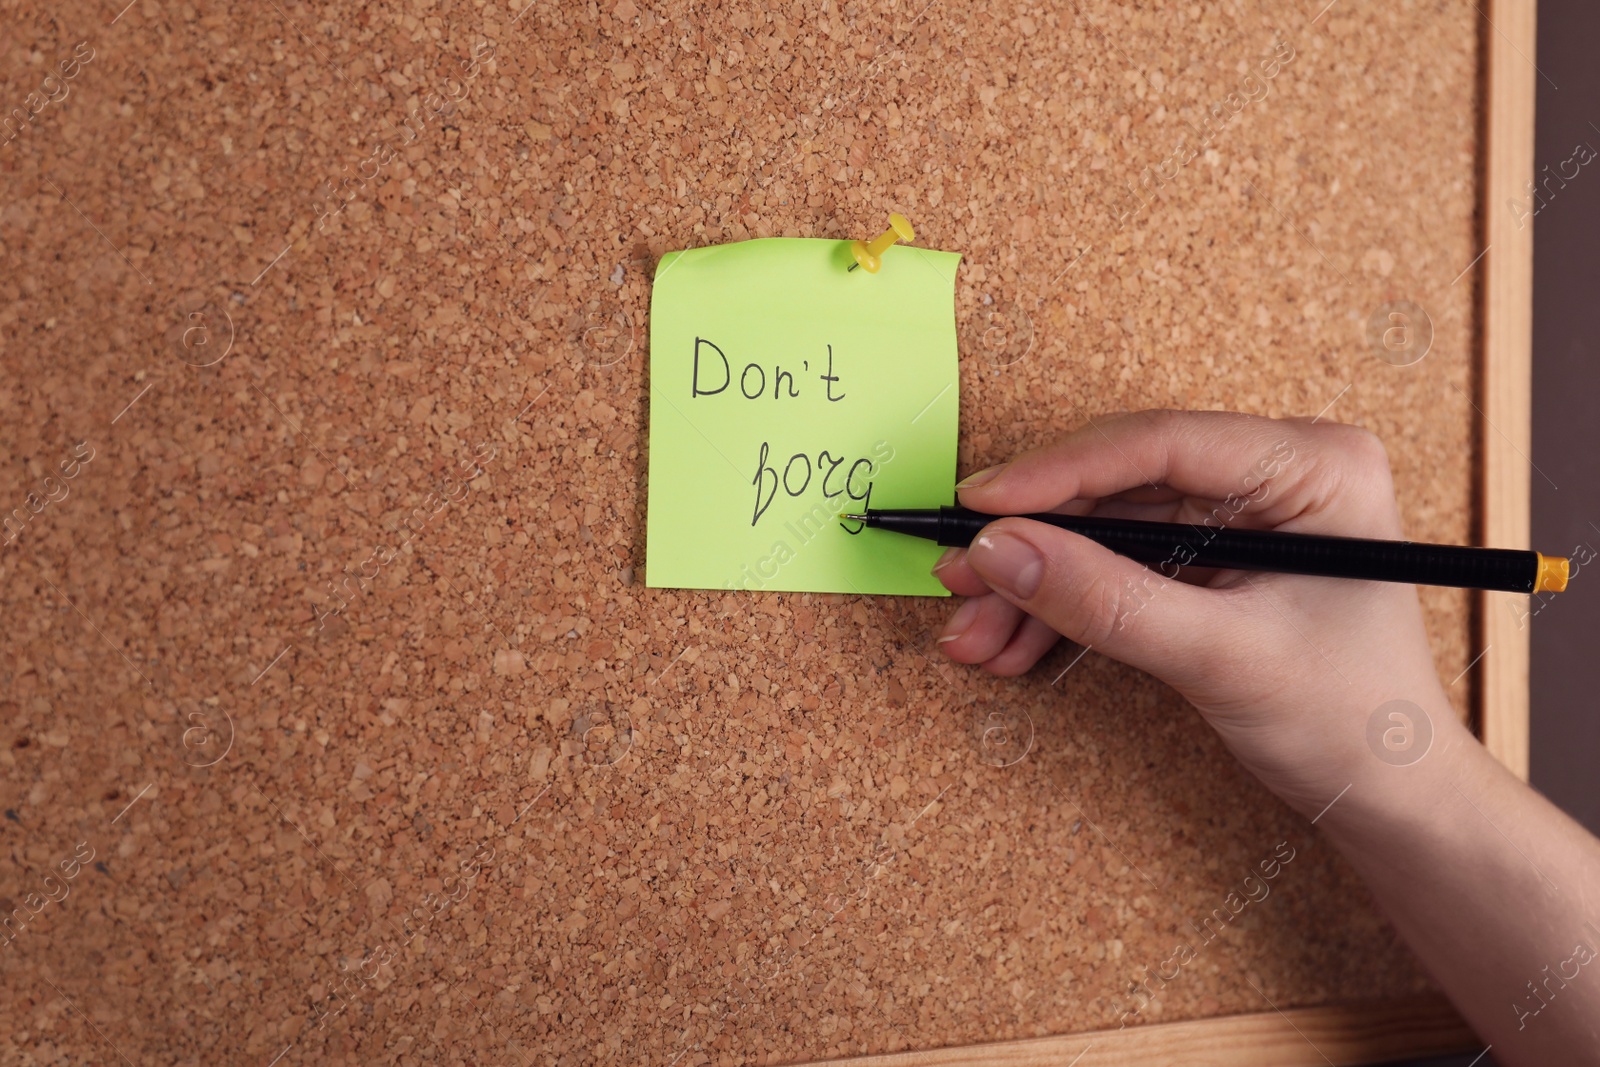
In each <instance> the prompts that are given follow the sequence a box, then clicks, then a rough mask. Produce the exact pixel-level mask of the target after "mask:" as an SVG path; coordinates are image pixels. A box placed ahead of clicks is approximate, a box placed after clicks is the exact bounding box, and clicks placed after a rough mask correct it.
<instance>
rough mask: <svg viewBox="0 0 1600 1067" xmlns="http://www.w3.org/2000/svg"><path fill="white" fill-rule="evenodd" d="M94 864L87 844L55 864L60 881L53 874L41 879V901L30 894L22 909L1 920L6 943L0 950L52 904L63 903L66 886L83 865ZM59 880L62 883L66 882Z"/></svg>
mask: <svg viewBox="0 0 1600 1067" xmlns="http://www.w3.org/2000/svg"><path fill="white" fill-rule="evenodd" d="M84 849H88V850H89V852H88V855H85V854H84V851H83V850H84ZM93 861H94V846H93V845H91V844H89V842H87V841H79V842H78V845H77V847H76V848H74V849H73V850H72V855H70V856H68V857H67V858H66V859H64V860H62V861H61V862H60V863H58V864H56V867H57V869H59V870H60V871H61V877H60V878H58V877H56V874H55V872H54V871H52V872H50V873H49V874H47V875H45V876H44V882H43V885H44V892H45V895H44V896H42V897H41V896H40V895H39V894H38V893H29V894H28V895H27V896H25V897H23V898H22V903H23V907H21V908H13V909H12V911H11V914H10V915H7V916H6V917H5V918H4V919H0V928H3V929H4V930H5V941H4V942H0V948H10V947H11V942H13V941H15V940H16V939H17V937H18V936H19V935H20V934H21V933H22V931H23V930H25V929H27V926H28V923H29V922H31V921H32V920H33V917H34V916H36V915H38V914H39V913H40V912H42V911H44V909H45V908H47V907H49V906H50V905H51V904H59V903H61V902H62V901H63V900H66V899H67V894H68V893H70V892H72V890H71V888H70V887H69V885H68V883H69V882H71V881H72V880H73V879H74V878H76V877H78V874H79V873H80V872H81V871H82V870H83V867H84V865H85V864H87V863H92V862H93ZM62 879H65V881H63V880H62ZM51 882H54V883H55V885H54V886H53V887H52V886H51V884H50V883H51ZM35 902H37V903H35ZM30 912H31V913H32V914H29V913H30Z"/></svg>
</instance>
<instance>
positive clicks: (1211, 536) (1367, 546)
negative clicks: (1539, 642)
mask: <svg viewBox="0 0 1600 1067" xmlns="http://www.w3.org/2000/svg"><path fill="white" fill-rule="evenodd" d="M1004 517H1005V516H1001V515H986V514H984V513H983V512H981V511H971V510H968V509H967V508H957V507H941V508H916V509H907V510H895V511H875V510H871V509H869V510H868V511H867V512H866V514H864V515H843V516H841V518H844V519H848V520H854V521H856V522H859V523H861V524H863V525H864V526H868V527H872V528H874V529H879V530H889V531H891V532H894V533H903V534H910V535H912V536H913V537H925V538H927V539H928V540H930V541H934V542H937V543H938V544H941V545H956V546H962V547H965V546H967V545H970V544H971V543H972V541H973V538H975V537H977V536H978V532H979V531H980V530H982V529H983V528H984V527H985V526H987V525H989V523H991V522H994V521H995V520H996V519H999V518H1004ZM1017 517H1018V518H1023V519H1032V520H1034V521H1035V522H1043V523H1048V524H1049V525H1051V526H1057V527H1060V528H1061V529H1063V530H1070V531H1071V532H1073V533H1075V534H1081V535H1082V536H1084V537H1087V538H1089V540H1091V541H1097V542H1099V543H1100V544H1102V545H1104V546H1105V547H1107V548H1109V549H1111V551H1113V552H1116V553H1118V554H1119V555H1123V556H1127V557H1128V558H1129V559H1132V560H1137V561H1138V562H1140V563H1148V564H1155V565H1157V566H1158V567H1159V568H1160V570H1161V572H1162V573H1163V574H1165V575H1166V576H1167V577H1169V578H1170V577H1172V576H1173V575H1175V574H1176V573H1177V571H1178V568H1180V567H1221V568H1227V569H1230V570H1242V571H1276V572H1278V573H1281V574H1310V575H1317V576H1320V577H1324V578H1359V579H1365V580H1367V581H1374V582H1405V583H1407V584H1409V585H1448V586H1455V587H1456V588H1460V589H1494V590H1500V591H1503V592H1507V593H1545V592H1550V593H1559V592H1561V591H1562V590H1564V589H1565V588H1566V587H1567V576H1568V573H1569V568H1568V564H1567V560H1566V559H1565V557H1562V556H1546V555H1543V554H1541V553H1538V552H1528V551H1519V550H1516V549H1509V548H1473V547H1470V546H1465V545H1430V544H1422V543H1419V542H1416V541H1378V540H1371V539H1368V538H1361V537H1329V536H1327V535H1325V534H1299V533H1281V532H1279V531H1277V530H1231V529H1228V528H1226V527H1223V526H1195V525H1191V524H1189V523H1183V522H1145V521H1141V520H1139V519H1106V518H1099V517H1095V516H1089V515H1053V514H1044V515H1020V516H1017Z"/></svg>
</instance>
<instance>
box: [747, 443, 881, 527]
mask: <svg viewBox="0 0 1600 1067" xmlns="http://www.w3.org/2000/svg"><path fill="white" fill-rule="evenodd" d="M771 447H772V446H771V444H770V443H769V442H766V441H762V442H761V450H760V453H759V454H758V455H757V456H756V476H755V478H753V479H752V480H751V482H750V484H751V485H753V486H755V489H756V506H755V513H754V514H753V515H752V516H751V518H750V525H751V526H754V525H755V524H756V523H758V522H760V521H761V516H762V515H764V514H766V511H767V509H768V508H770V507H771V506H772V498H773V497H775V496H777V495H778V488H779V487H780V486H781V487H782V488H783V491H784V492H785V493H787V494H788V495H790V496H792V497H799V496H803V495H804V494H805V491H806V489H807V488H808V487H809V486H810V485H811V479H812V477H813V476H814V475H815V476H818V477H819V478H820V484H821V488H822V496H823V499H824V500H835V499H837V498H838V497H840V496H846V497H849V498H850V500H851V501H852V502H853V503H856V504H860V505H861V507H862V508H863V509H866V508H869V507H871V506H872V505H871V500H872V483H871V482H870V481H869V482H867V483H866V488H865V489H859V488H857V486H856V472H857V471H858V470H860V469H861V468H863V467H865V468H866V472H867V476H868V477H869V478H870V477H871V476H872V475H874V474H877V473H878V468H877V467H874V466H873V465H872V460H870V459H867V458H865V457H862V458H861V459H857V460H855V461H854V462H852V463H851V464H850V467H849V469H848V471H847V472H846V473H845V475H844V478H843V480H842V481H841V482H839V483H837V487H836V488H835V489H834V490H833V491H832V492H829V491H828V486H830V485H835V484H836V483H835V482H834V476H835V475H836V474H838V472H839V468H840V467H843V466H844V462H845V457H844V456H843V455H839V456H835V455H834V454H833V453H832V452H830V451H828V450H827V449H826V448H824V449H823V450H822V451H820V452H818V453H817V461H816V464H815V465H813V464H812V462H811V455H810V453H808V452H796V453H795V454H794V455H792V456H790V457H789V460H788V462H787V463H785V464H784V465H783V474H782V475H780V474H779V473H778V469H777V468H776V467H773V466H771V465H769V464H768V463H767V455H768V453H769V452H770V450H771ZM872 454H873V456H874V457H875V458H876V459H877V460H878V462H879V463H887V462H889V460H891V459H893V458H894V449H893V448H891V447H890V446H889V442H887V441H879V442H877V443H876V444H874V445H873V446H872ZM769 478H770V479H771V484H770V485H769V484H768V481H767V480H768V479H769ZM796 481H798V482H799V483H800V484H799V485H795V484H794V483H795V482H796ZM841 525H843V524H841ZM857 525H858V527H859V526H860V525H861V524H859V523H858V524H857ZM845 532H846V533H849V534H851V535H854V534H859V533H860V532H861V530H860V529H855V530H852V529H850V528H849V527H845Z"/></svg>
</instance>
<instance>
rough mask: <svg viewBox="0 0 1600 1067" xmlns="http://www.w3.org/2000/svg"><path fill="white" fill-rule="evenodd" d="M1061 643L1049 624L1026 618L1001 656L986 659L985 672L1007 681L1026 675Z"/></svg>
mask: <svg viewBox="0 0 1600 1067" xmlns="http://www.w3.org/2000/svg"><path fill="white" fill-rule="evenodd" d="M991 595H998V594H991ZM1060 640H1061V635H1060V634H1058V633H1056V632H1055V631H1054V630H1052V629H1051V628H1050V626H1049V625H1048V624H1047V623H1044V622H1041V621H1039V620H1038V619H1036V618H1034V617H1033V616H1032V615H1024V616H1022V622H1021V623H1020V624H1019V625H1018V626H1017V629H1016V632H1015V633H1013V634H1012V635H1011V640H1010V641H1008V642H1006V647H1005V648H1003V649H1001V650H1000V652H999V654H997V655H995V656H993V657H992V658H990V659H987V660H984V661H983V669H984V670H986V671H988V672H989V673H990V674H998V675H1001V676H1002V677H1006V678H1013V677H1015V676H1017V675H1019V674H1026V673H1028V671H1030V670H1032V669H1033V665H1034V664H1035V663H1038V662H1039V660H1040V659H1042V658H1043V657H1044V654H1045V653H1046V652H1049V651H1050V650H1051V649H1052V648H1054V647H1055V646H1056V642H1057V641H1060Z"/></svg>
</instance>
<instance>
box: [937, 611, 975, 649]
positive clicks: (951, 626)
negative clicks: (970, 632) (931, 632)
mask: <svg viewBox="0 0 1600 1067" xmlns="http://www.w3.org/2000/svg"><path fill="white" fill-rule="evenodd" d="M977 615H978V602H977V601H976V600H968V601H967V602H966V603H965V604H962V605H961V607H959V608H957V609H956V613H955V614H954V615H952V616H950V621H949V622H947V623H945V624H944V633H942V634H940V635H939V640H938V643H939V644H941V645H942V644H944V643H945V642H946V641H954V640H955V639H956V638H958V637H960V636H961V635H962V634H964V633H966V632H967V627H969V626H971V625H972V620H973V619H975V618H977Z"/></svg>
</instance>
